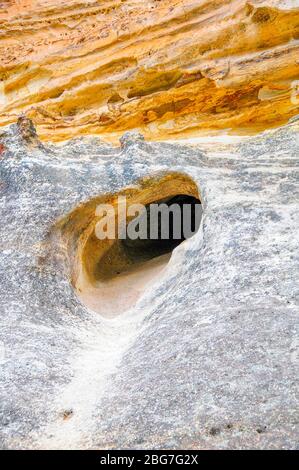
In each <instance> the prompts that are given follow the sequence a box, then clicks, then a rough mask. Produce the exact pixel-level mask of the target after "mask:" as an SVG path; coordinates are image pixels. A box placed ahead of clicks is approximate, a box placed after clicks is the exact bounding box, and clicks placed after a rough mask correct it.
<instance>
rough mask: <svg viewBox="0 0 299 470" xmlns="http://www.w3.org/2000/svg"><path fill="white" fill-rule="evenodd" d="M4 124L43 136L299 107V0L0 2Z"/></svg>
mask: <svg viewBox="0 0 299 470" xmlns="http://www.w3.org/2000/svg"><path fill="white" fill-rule="evenodd" d="M1 6H2V9H1V10H0V20H1V24H0V26H1V28H0V58H1V63H0V77H1V81H0V104H1V114H0V123H1V124H2V125H3V124H8V123H11V122H14V121H16V119H17V117H18V115H19V114H20V113H26V115H27V116H28V117H30V118H31V119H32V120H33V122H34V124H35V125H36V127H37V130H38V134H39V135H40V136H41V138H42V139H45V140H52V141H54V140H63V139H67V138H69V137H71V136H74V135H80V134H86V133H89V134H90V133H95V134H101V136H102V137H103V138H105V139H106V140H107V139H108V140H111V141H117V138H118V137H119V136H120V135H121V134H122V133H123V132H124V131H125V130H128V129H138V130H141V131H142V133H143V134H144V135H145V136H146V137H147V138H150V139H154V140H155V139H163V138H165V137H169V136H171V137H172V138H174V137H177V136H178V137H181V136H182V135H184V134H185V135H190V134H192V133H194V132H196V133H197V132H198V131H207V130H211V129H213V130H230V131H233V132H235V131H237V132H241V131H242V132H249V131H250V132H252V131H257V130H261V129H266V128H269V127H273V126H278V125H280V124H282V123H283V122H286V121H287V120H288V118H290V117H292V116H294V115H295V114H296V113H298V105H299V99H298V90H297V87H298V83H297V82H296V81H297V80H298V78H299V62H298V57H299V43H298V39H299V8H298V7H299V5H298V0H267V1H262V0H248V1H246V0H230V1H228V0H212V1H211V0H201V1H194V0H163V1H158V0H150V1H146V2H145V1H143V0H126V1H121V0H111V1H108V0H106V1H100V2H99V1H95V0H91V1H87V2H83V3H82V2H79V1H76V0H67V1H64V2H58V1H57V0H48V1H42V2H41V1H27V0H21V1H17V2H16V1H11V2H1Z"/></svg>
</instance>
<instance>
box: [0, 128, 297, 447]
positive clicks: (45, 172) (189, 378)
mask: <svg viewBox="0 0 299 470" xmlns="http://www.w3.org/2000/svg"><path fill="white" fill-rule="evenodd" d="M298 148H299V134H298V123H296V122H293V123H292V124H290V125H288V126H285V127H283V128H281V129H278V130H276V131H270V132H267V133H264V134H261V135H259V136H257V137H252V138H244V139H240V140H237V139H236V141H234V140H233V139H232V141H230V140H229V139H228V140H225V139H224V140H223V141H221V140H220V139H218V140H217V139H215V141H213V140H210V141H207V142H202V143H196V144H193V145H191V144H190V145H179V144H178V143H169V142H168V143H167V142H165V143H149V142H146V141H144V140H143V139H142V138H141V137H138V136H134V135H132V134H127V135H124V137H123V138H122V140H121V146H120V147H119V148H115V147H110V146H109V145H106V144H104V143H103V142H101V141H100V140H99V139H97V138H80V139H75V140H72V141H69V142H67V143H65V144H63V145H59V146H54V145H53V146H51V145H43V144H41V143H40V142H39V141H38V138H37V136H36V134H35V132H34V129H32V128H31V126H30V125H29V124H28V122H27V121H26V120H25V119H23V120H22V119H21V120H20V121H19V123H18V124H17V125H12V126H10V127H8V128H6V129H5V130H4V131H2V135H1V147H0V153H1V154H0V178H1V179H0V190H1V200H0V208H1V253H0V261H1V263H0V283H1V298H0V305H1V308H0V312H1V329H0V334H1V336H0V374H1V393H0V406H1V415H0V435H1V447H2V448H3V449H6V448H8V449H12V448H16V449H29V448H33V449H45V448H62V449H64V448H83V449H89V448H91V449H97V448H101V449H103V448H122V449H123V448H134V449H137V448H145V449H150V448H153V449H158V448H163V449H168V448H169V449H177V448H178V449H179V448H185V449H187V448H190V449H192V448H197V449H198V448H199V449H207V448H216V449H226V448H232V449H240V448H259V449H262V448H272V449H287V448H292V449H294V448H296V447H297V445H298V421H299V417H298V357H299V352H298V350H299V339H298V313H299V312H298V268H299V256H298V253H299V252H298V248H299V236H298V230H299V206H298V199H299V198H298V196H299V187H298ZM162 170H163V171H165V170H166V171H180V172H184V173H186V174H188V175H189V176H191V177H192V178H193V179H194V181H195V182H196V183H197V184H198V187H199V189H200V192H201V195H202V203H203V207H204V215H203V220H202V225H201V228H200V230H199V232H198V233H197V234H196V235H195V236H194V237H193V238H191V239H190V240H188V241H186V242H184V243H183V244H181V245H180V246H179V247H178V248H176V250H175V251H174V252H173V254H172V257H171V260H170V262H169V264H168V266H167V268H166V272H165V274H164V276H162V277H161V279H158V280H157V281H156V283H155V284H154V285H153V286H151V287H150V288H149V289H148V290H147V291H146V292H145V293H144V295H143V297H142V298H141V299H140V300H139V301H138V303H137V305H136V306H135V307H134V308H133V309H131V310H130V311H128V312H126V313H124V314H123V315H120V316H119V317H116V318H114V319H111V320H108V319H105V318H102V317H101V316H100V315H98V314H96V313H95V312H93V311H90V310H88V309H87V308H85V307H84V305H82V304H81V303H80V301H79V300H78V298H77V296H76V294H75V292H74V291H73V288H72V286H71V284H70V281H69V278H68V276H67V274H66V272H65V270H64V269H63V266H62V265H61V267H59V266H56V267H55V265H53V264H52V263H51V262H50V260H49V262H47V255H46V254H47V250H46V249H45V246H46V245H47V243H48V242H47V234H48V233H49V229H50V227H51V226H52V225H53V224H54V223H55V222H56V221H57V220H58V219H59V218H61V217H62V216H64V215H66V214H67V213H68V212H69V211H71V210H72V209H73V208H74V207H76V206H77V205H78V204H80V203H81V202H83V201H87V200H88V199H89V198H91V197H93V196H96V195H98V194H102V193H105V192H111V191H118V190H120V189H121V188H123V187H125V186H126V185H129V184H132V183H134V182H135V181H136V180H138V178H140V177H143V176H146V175H153V174H155V173H156V172H159V171H162ZM41 260H43V261H42V262H41Z"/></svg>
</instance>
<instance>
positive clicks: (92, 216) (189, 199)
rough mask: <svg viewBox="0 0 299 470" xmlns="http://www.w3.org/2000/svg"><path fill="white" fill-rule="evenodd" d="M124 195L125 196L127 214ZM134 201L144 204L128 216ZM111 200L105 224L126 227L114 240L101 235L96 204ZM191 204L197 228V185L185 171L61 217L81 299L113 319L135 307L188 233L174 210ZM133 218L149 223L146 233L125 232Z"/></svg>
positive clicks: (137, 223)
mask: <svg viewBox="0 0 299 470" xmlns="http://www.w3.org/2000/svg"><path fill="white" fill-rule="evenodd" d="M120 198H122V199H123V198H125V200H126V210H125V216H124V212H123V210H122V209H121V207H120V205H119V200H120ZM136 204H137V205H142V206H143V208H144V211H143V212H142V213H141V214H138V215H137V216H136V213H135V214H131V215H130V214H129V211H127V207H131V206H132V205H136ZM107 205H109V207H112V208H113V215H112V214H111V215H109V214H110V213H108V212H107V211H106V212H105V217H106V219H105V227H107V226H108V224H109V223H110V221H111V223H112V222H113V224H115V227H118V225H120V224H122V227H123V228H122V231H121V232H119V231H118V230H117V229H116V230H115V231H114V232H113V233H114V235H115V237H114V238H113V239H110V238H105V239H99V237H98V233H97V228H98V224H99V223H102V222H103V213H100V214H99V211H98V208H99V207H105V206H107ZM153 206H155V210H156V211H157V213H158V218H156V219H153V218H152V215H151V214H152V213H151V208H153ZM187 206H188V207H189V209H188V211H189V212H188V211H187V212H186V213H188V214H189V218H190V221H191V225H190V227H189V228H190V230H191V231H192V233H196V231H197V230H198V228H199V225H200V219H201V202H200V195H199V191H198V188H197V185H196V184H195V182H194V181H193V180H192V179H191V178H190V177H189V176H187V175H185V174H182V173H167V174H165V173H164V174H162V175H161V174H160V175H159V176H154V177H147V178H143V179H142V180H140V181H139V182H138V183H137V184H134V186H131V187H127V188H124V189H123V190H121V191H119V192H118V193H114V194H106V195H103V196H99V197H96V198H93V199H92V200H90V201H88V202H87V203H85V204H82V205H80V206H79V207H77V208H76V209H75V210H74V211H72V212H71V213H70V214H69V215H68V216H66V217H65V218H64V219H63V220H61V221H60V222H59V223H58V225H57V227H58V229H59V233H60V240H61V246H64V247H65V252H66V253H65V254H66V259H67V264H68V270H69V273H70V277H71V282H72V285H73V287H74V289H75V291H76V293H77V295H78V297H79V298H80V300H81V301H82V302H83V304H85V306H86V307H87V308H89V309H91V310H93V311H95V312H98V313H100V314H101V315H103V316H105V317H110V318H111V317H114V316H117V315H119V314H121V313H123V312H125V311H127V310H129V309H130V308H132V307H134V305H135V304H136V303H137V301H138V300H139V299H140V297H141V296H142V294H143V293H144V292H145V290H146V289H147V288H149V286H150V285H152V284H153V283H154V282H156V281H157V280H158V279H161V277H162V275H163V271H164V270H165V267H166V266H167V264H168V262H169V259H170V257H171V254H172V251H173V250H174V249H175V248H176V247H177V246H178V245H179V244H181V243H182V242H183V241H185V239H186V238H189V235H188V237H186V236H185V233H184V227H183V222H182V220H183V218H182V219H181V220H180V221H179V222H178V220H179V219H176V214H177V212H175V210H172V209H173V208H175V209H176V210H178V209H180V210H181V213H183V210H184V208H185V207H187ZM163 208H164V209H165V208H168V209H170V210H169V213H168V216H169V219H168V221H167V222H168V224H166V227H167V233H166V235H167V236H166V237H165V232H163V230H162V227H164V225H163V223H164V222H165V220H164V219H165V217H166V215H165V214H166V213H167V210H166V212H165V214H164V212H163ZM163 214H164V215H163ZM110 217H113V221H112V220H110ZM153 220H155V221H156V226H155V227H153ZM145 222H146V223H145ZM131 223H133V224H134V227H135V228H136V227H140V226H141V225H140V224H141V223H145V225H144V226H145V227H146V232H145V235H144V233H143V238H136V239H132V238H131V237H129V236H128V235H127V231H128V230H129V227H130V224H131ZM175 224H176V225H175ZM113 226H114V225H113ZM178 228H179V230H178V232H179V234H178V233H177V229H178ZM153 229H154V230H153ZM152 230H153V231H154V232H155V237H154V238H153V237H152ZM123 231H124V232H123ZM123 233H124V235H123ZM120 234H121V236H120Z"/></svg>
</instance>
